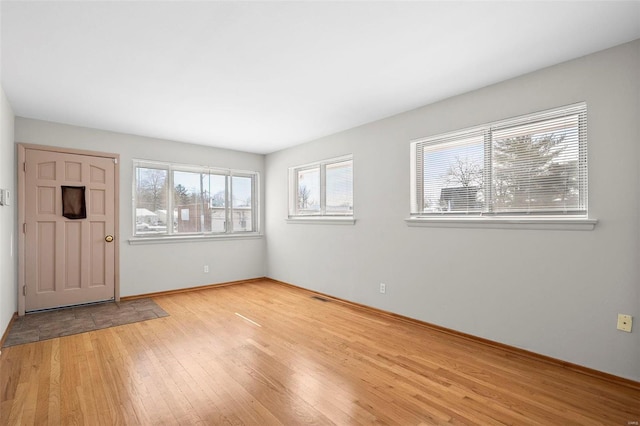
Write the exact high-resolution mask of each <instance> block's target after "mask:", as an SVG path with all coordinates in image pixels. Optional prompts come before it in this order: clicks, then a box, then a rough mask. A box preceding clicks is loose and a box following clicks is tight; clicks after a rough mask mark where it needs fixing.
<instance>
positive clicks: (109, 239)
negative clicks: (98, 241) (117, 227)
mask: <svg viewBox="0 0 640 426" xmlns="http://www.w3.org/2000/svg"><path fill="white" fill-rule="evenodd" d="M104 240H105V241H106V242H108V243H110V242H111V241H113V235H107V236H106V237H104Z"/></svg>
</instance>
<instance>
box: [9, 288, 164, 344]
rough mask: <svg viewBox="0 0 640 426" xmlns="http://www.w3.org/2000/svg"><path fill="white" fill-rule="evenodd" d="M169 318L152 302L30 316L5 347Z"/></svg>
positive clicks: (18, 322) (13, 328) (17, 325)
mask: <svg viewBox="0 0 640 426" xmlns="http://www.w3.org/2000/svg"><path fill="white" fill-rule="evenodd" d="M167 316H169V314H168V313H166V312H165V310H164V309H162V308H161V307H160V306H158V304H157V303H156V302H154V301H153V300H152V299H148V298H145V299H136V300H128V301H126V302H108V303H100V304H95V305H85V306H75V307H71V308H64V309H58V310H54V311H48V312H40V313H35V314H28V315H25V316H23V317H19V318H18V319H17V320H15V321H14V322H13V324H12V326H11V330H9V334H8V336H7V339H6V340H5V341H4V344H3V345H2V347H3V348H6V347H8V346H15V345H22V344H24V343H32V342H38V341H41V340H47V339H53V338H55V337H62V336H69V335H72V334H78V333H85V332H87V331H93V330H100V329H103V328H109V327H114V326H116V325H124V324H131V323H134V322H138V321H146V320H150V319H155V318H162V317H167Z"/></svg>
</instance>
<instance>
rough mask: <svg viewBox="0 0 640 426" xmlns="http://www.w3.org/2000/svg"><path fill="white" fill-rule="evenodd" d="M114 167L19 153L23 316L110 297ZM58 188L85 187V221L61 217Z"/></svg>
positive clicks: (67, 156)
mask: <svg viewBox="0 0 640 426" xmlns="http://www.w3.org/2000/svg"><path fill="white" fill-rule="evenodd" d="M115 169H116V165H115V159H114V158H105V157H94V156H90V155H80V154H71V153H61V152H54V151H46V150H38V149H26V150H25V163H24V170H25V175H24V179H25V180H24V182H25V186H24V192H23V194H24V197H25V199H24V209H25V211H24V229H23V232H24V249H25V252H24V266H25V270H24V278H25V280H24V285H25V288H24V296H25V310H26V311H27V312H29V311H35V310H40V309H47V308H53V307H60V306H68V305H76V304H81V303H88V302H96V301H103V300H109V299H113V298H114V295H115V261H116V258H115V245H116V244H117V242H115V241H114V239H115V214H116V212H115V205H116V199H115V196H116V190H115V188H116V184H115V183H116V181H115V179H116V175H115ZM62 186H71V187H85V197H84V201H85V209H86V218H79V219H69V218H67V217H64V216H63V215H62V214H63V202H62ZM73 190H76V191H80V190H79V189H77V188H74V189H73ZM76 201H77V200H76ZM78 204H79V203H76V205H75V206H71V207H74V208H77V207H78ZM66 207H67V208H68V207H69V204H67V205H66Z"/></svg>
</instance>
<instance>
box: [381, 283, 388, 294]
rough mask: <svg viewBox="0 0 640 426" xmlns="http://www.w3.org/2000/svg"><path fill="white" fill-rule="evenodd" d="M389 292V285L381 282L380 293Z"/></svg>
mask: <svg viewBox="0 0 640 426" xmlns="http://www.w3.org/2000/svg"><path fill="white" fill-rule="evenodd" d="M386 292H387V285H386V284H385V283H380V293H382V294H385V293H386Z"/></svg>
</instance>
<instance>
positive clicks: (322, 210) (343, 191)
mask: <svg viewBox="0 0 640 426" xmlns="http://www.w3.org/2000/svg"><path fill="white" fill-rule="evenodd" d="M303 216H308V217H314V216H325V217H326V216H336V217H340V216H351V217H352V216H353V158H352V157H351V156H345V157H340V158H334V159H331V160H325V161H321V162H318V163H313V164H307V165H304V166H298V167H292V168H290V169H289V217H303Z"/></svg>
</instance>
